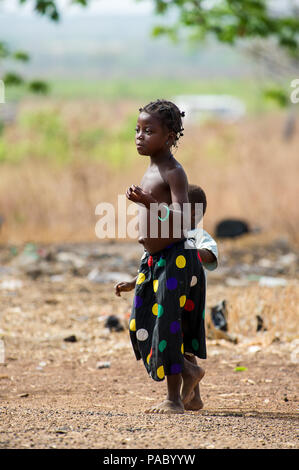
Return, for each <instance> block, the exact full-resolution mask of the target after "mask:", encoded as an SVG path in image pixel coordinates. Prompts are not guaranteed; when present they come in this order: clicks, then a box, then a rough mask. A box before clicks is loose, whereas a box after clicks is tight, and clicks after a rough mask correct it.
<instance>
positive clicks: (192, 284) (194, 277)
mask: <svg viewBox="0 0 299 470" xmlns="http://www.w3.org/2000/svg"><path fill="white" fill-rule="evenodd" d="M196 284H197V277H196V276H192V279H191V283H190V286H191V287H193V286H195V285H196Z"/></svg>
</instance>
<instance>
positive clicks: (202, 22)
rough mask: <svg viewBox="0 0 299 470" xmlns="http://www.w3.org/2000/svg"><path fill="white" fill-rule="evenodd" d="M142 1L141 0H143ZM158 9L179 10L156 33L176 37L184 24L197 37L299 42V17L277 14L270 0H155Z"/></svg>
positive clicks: (288, 46)
mask: <svg viewBox="0 0 299 470" xmlns="http://www.w3.org/2000/svg"><path fill="white" fill-rule="evenodd" d="M141 1H142V0H141ZM152 1H153V2H154V5H155V10H156V13H158V14H162V15H164V14H166V13H167V12H168V11H170V10H174V9H175V10H176V12H177V20H175V22H174V24H172V25H170V26H156V27H155V29H154V34H156V35H159V34H169V35H171V37H177V35H178V34H179V31H180V30H181V28H185V29H187V30H189V31H190V36H191V37H192V38H195V39H205V38H206V37H207V36H208V35H209V36H213V37H216V39H217V40H219V41H220V42H223V43H228V44H235V43H236V42H237V41H238V40H240V39H255V38H273V39H275V40H276V41H277V44H278V45H279V46H281V47H283V48H285V49H288V51H290V52H291V51H292V52H294V51H296V50H298V46H299V18H298V16H297V17H296V16H294V15H291V14H290V12H287V10H286V13H281V14H280V15H278V14H274V12H273V11H272V10H271V9H270V7H269V5H270V4H269V2H268V1H267V0H152Z"/></svg>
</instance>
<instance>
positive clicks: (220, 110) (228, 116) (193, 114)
mask: <svg viewBox="0 0 299 470" xmlns="http://www.w3.org/2000/svg"><path fill="white" fill-rule="evenodd" d="M173 101H174V102H175V104H176V105H177V106H178V107H179V108H180V109H181V110H182V111H185V119H186V120H187V121H189V122H198V121H199V122H200V121H203V120H206V119H217V120H222V121H226V122H235V121H237V120H239V119H240V118H242V117H243V116H244V115H245V114H246V107H245V104H244V103H243V102H242V101H241V100H239V99H238V98H236V97H234V96H230V95H180V96H175V97H174V98H173Z"/></svg>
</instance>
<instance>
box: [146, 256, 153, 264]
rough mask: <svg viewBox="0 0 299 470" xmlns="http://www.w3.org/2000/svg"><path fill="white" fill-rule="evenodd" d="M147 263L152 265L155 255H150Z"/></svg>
mask: <svg viewBox="0 0 299 470" xmlns="http://www.w3.org/2000/svg"><path fill="white" fill-rule="evenodd" d="M147 264H148V265H149V266H152V265H153V257H152V256H150V257H149V259H148V260H147Z"/></svg>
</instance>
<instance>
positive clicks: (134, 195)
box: [126, 184, 157, 209]
mask: <svg viewBox="0 0 299 470" xmlns="http://www.w3.org/2000/svg"><path fill="white" fill-rule="evenodd" d="M126 196H127V198H128V199H129V200H130V201H132V202H136V204H143V205H144V206H145V207H146V208H147V209H149V208H150V204H151V203H154V202H157V201H156V199H155V198H154V197H153V196H152V195H151V194H150V193H147V192H145V191H144V190H143V189H142V188H140V186H136V185H135V184H132V186H130V187H129V188H128V189H127V191H126Z"/></svg>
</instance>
